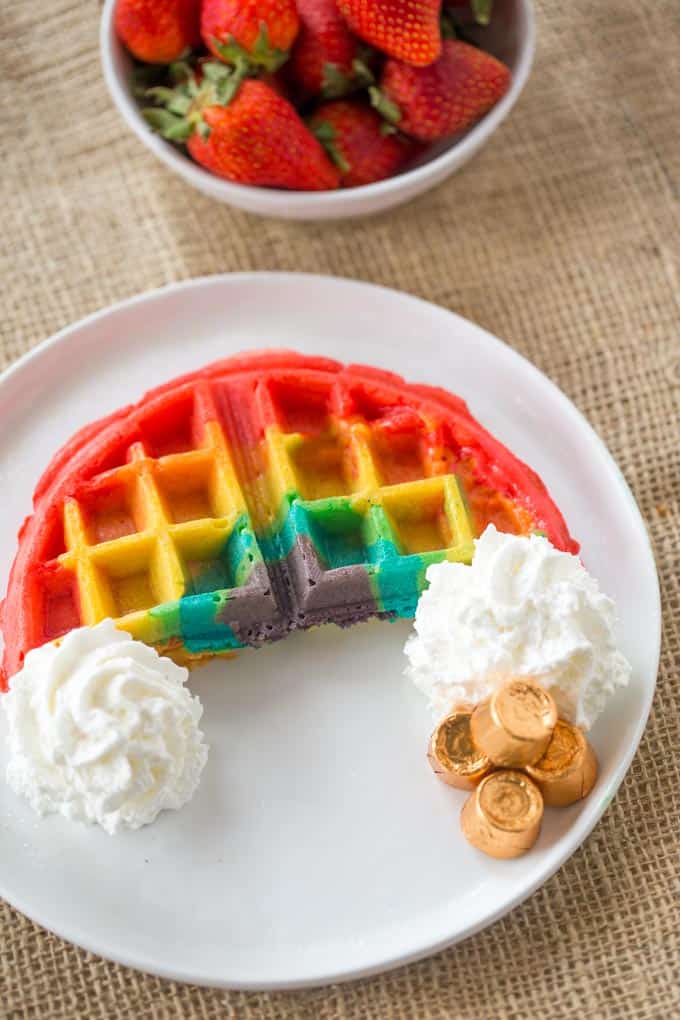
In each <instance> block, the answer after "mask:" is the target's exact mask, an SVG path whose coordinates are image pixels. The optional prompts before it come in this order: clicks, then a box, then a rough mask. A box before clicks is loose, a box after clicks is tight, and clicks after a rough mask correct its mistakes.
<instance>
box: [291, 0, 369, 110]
mask: <svg viewBox="0 0 680 1020" xmlns="http://www.w3.org/2000/svg"><path fill="white" fill-rule="evenodd" d="M297 9H298V14H299V16H300V34H299V36H298V38H297V41H296V43H295V46H294V48H293V52H292V53H291V57H290V64H289V66H288V68H287V71H288V73H289V74H290V76H291V78H292V79H293V81H294V82H295V84H296V85H298V86H299V87H300V88H301V89H302V90H303V91H304V92H306V93H307V95H310V96H318V95H324V96H327V97H329V98H330V97H331V96H339V95H344V94H345V92H348V91H349V90H350V88H351V81H352V74H353V63H354V61H355V60H356V58H357V48H358V41H357V39H356V38H355V37H354V36H353V35H352V33H351V32H350V30H349V28H348V27H347V23H346V21H345V20H344V19H343V18H342V17H341V16H340V12H339V11H338V8H337V4H336V2H335V0H297Z"/></svg>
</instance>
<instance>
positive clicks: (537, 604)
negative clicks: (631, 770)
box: [406, 525, 631, 729]
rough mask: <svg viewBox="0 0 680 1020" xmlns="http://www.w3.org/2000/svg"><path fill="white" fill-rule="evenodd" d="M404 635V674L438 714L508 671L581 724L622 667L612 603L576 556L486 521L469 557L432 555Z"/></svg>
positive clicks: (620, 682) (622, 675) (620, 677)
mask: <svg viewBox="0 0 680 1020" xmlns="http://www.w3.org/2000/svg"><path fill="white" fill-rule="evenodd" d="M427 580H428V582H429V587H428V588H427V589H426V590H425V591H424V592H423V594H422V596H421V598H420V601H419V603H418V609H417V612H416V619H415V631H416V632H415V634H414V635H412V636H411V637H410V638H409V640H408V642H407V644H406V655H407V657H408V659H409V664H408V666H407V674H408V675H409V676H410V677H411V679H412V680H413V681H414V683H415V684H416V686H417V687H418V688H419V689H420V690H421V691H422V692H423V693H424V694H426V695H427V696H428V697H429V699H430V702H431V704H432V707H433V710H434V711H435V713H436V714H437V715H438V716H443V715H445V714H447V713H448V711H449V710H450V709H451V708H452V706H453V705H454V704H455V703H456V702H459V701H470V702H473V703H477V702H479V701H482V700H483V699H484V698H486V697H488V696H489V695H490V694H491V693H492V692H493V690H494V689H495V687H496V686H498V684H499V683H500V682H501V681H502V679H503V678H504V676H506V675H507V674H513V675H520V676H533V677H535V678H536V679H538V680H539V681H540V683H541V684H543V686H544V687H546V688H548V689H549V690H550V692H551V694H552V695H553V697H554V698H555V701H556V703H557V708H558V711H559V713H560V715H561V716H562V717H564V718H566V719H568V720H570V721H571V722H574V723H576V724H577V725H579V726H583V727H584V728H586V729H589V728H590V727H591V726H592V724H593V722H594V721H595V719H596V718H597V716H598V715H599V714H600V712H601V711H602V709H603V708H604V705H605V703H606V701H607V699H608V698H609V696H610V695H611V694H613V692H614V691H615V690H616V688H617V687H622V686H625V685H626V684H627V683H628V680H629V677H630V672H631V668H630V665H629V664H628V662H627V661H626V659H625V658H624V656H623V655H622V654H621V652H619V651H618V649H617V647H616V642H615V637H614V623H615V613H614V603H613V602H612V600H611V599H610V598H608V597H607V596H606V595H604V594H603V593H602V592H601V591H600V589H599V586H598V584H597V581H596V580H595V579H594V578H593V577H591V575H590V574H589V573H588V571H587V570H586V569H585V568H584V567H583V565H582V564H581V562H580V561H579V560H578V559H577V558H576V557H575V556H570V555H569V554H568V553H563V552H560V551H559V550H557V549H555V548H554V547H553V546H552V545H551V544H550V543H549V542H548V540H547V539H545V538H543V537H542V536H540V535H532V536H530V537H528V538H525V537H521V536H516V535H506V534H501V533H500V532H498V531H497V530H496V528H495V527H493V525H489V527H488V528H487V529H486V531H485V532H484V534H483V535H482V537H481V538H480V539H477V540H476V542H475V555H474V558H473V561H472V565H471V566H465V565H463V564H460V563H438V564H436V565H434V566H431V567H429V569H428V571H427Z"/></svg>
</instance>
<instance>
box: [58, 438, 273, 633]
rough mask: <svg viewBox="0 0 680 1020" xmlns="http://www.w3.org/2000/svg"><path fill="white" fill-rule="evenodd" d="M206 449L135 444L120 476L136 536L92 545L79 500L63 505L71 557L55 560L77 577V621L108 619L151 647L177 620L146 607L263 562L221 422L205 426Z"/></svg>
mask: <svg viewBox="0 0 680 1020" xmlns="http://www.w3.org/2000/svg"><path fill="white" fill-rule="evenodd" d="M202 443H203V444H204V445H203V446H202V447H201V448H199V449H196V450H192V451H189V452H184V453H176V454H170V455H167V456H164V457H160V458H158V459H154V458H151V457H149V456H148V455H147V453H146V450H145V448H144V446H143V445H142V444H141V443H137V444H134V445H133V446H132V447H131V448H130V451H129V462H128V464H126V465H125V466H124V467H122V468H120V469H119V473H120V479H121V487H123V486H124V487H125V489H126V491H127V492H128V493H129V504H130V505H129V508H128V510H129V519H130V520H131V521H134V526H135V528H136V529H137V530H136V531H135V532H134V533H133V534H126V535H123V536H121V537H119V538H113V539H111V540H109V541H104V542H102V541H97V532H96V531H95V530H94V529H93V528H92V527H91V525H90V523H89V521H88V515H87V514H86V513H85V512H84V511H83V508H82V507H81V506H80V505H79V504H78V502H77V501H76V500H75V499H70V500H67V501H66V503H65V505H64V534H65V539H66V547H67V551H66V552H65V553H63V554H62V556H61V557H60V558H59V559H60V562H61V565H62V566H63V567H65V568H67V569H70V570H73V571H74V572H75V574H76V577H77V585H78V603H79V607H80V617H81V623H82V624H87V625H92V624H95V623H98V622H99V621H100V620H102V619H104V618H105V617H112V618H114V619H115V620H116V621H117V622H118V623H119V624H120V626H122V627H123V628H124V629H126V630H128V631H130V633H132V634H133V636H134V637H137V638H139V639H141V640H144V641H147V642H149V643H158V642H159V641H168V640H172V639H176V640H177V641H180V640H181V634H180V633H179V632H178V633H177V634H173V633H169V625H168V621H169V620H172V619H173V614H171V613H165V614H161V615H160V616H158V615H156V616H154V615H153V614H151V613H150V612H149V610H154V609H157V608H158V607H160V606H164V605H167V604H169V603H176V602H178V600H180V599H181V598H182V597H183V596H185V595H195V594H209V593H211V592H215V591H224V590H226V589H231V588H234V587H238V586H241V585H242V584H244V583H245V582H246V581H247V575H248V573H249V572H250V570H251V569H252V567H253V566H254V564H255V563H257V562H261V557H260V555H259V550H258V549H257V544H256V542H255V538H254V535H253V534H252V529H250V527H249V520H248V516H247V510H246V504H245V500H244V498H243V494H242V492H241V489H240V486H239V484H238V481H237V477H236V473H235V471H234V467H233V462H232V459H231V456H230V453H229V450H228V447H227V444H226V442H225V439H224V435H223V433H222V430H221V428H220V426H219V424H218V423H217V422H208V423H207V424H206V425H205V427H204V434H203V436H202ZM178 615H179V614H175V616H177V618H178ZM171 630H172V628H171Z"/></svg>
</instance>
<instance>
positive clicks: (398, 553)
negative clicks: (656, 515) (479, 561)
mask: <svg viewBox="0 0 680 1020" xmlns="http://www.w3.org/2000/svg"><path fill="white" fill-rule="evenodd" d="M490 522H493V523H495V524H496V525H497V527H498V528H499V529H500V530H503V531H512V532H515V533H518V534H527V533H529V532H531V531H534V530H540V531H543V532H545V533H546V534H547V536H548V537H549V539H550V540H551V541H552V543H553V544H554V545H555V546H557V548H559V549H563V550H566V551H569V552H575V551H577V549H578V546H577V545H576V544H575V543H574V542H573V540H572V539H571V538H570V536H569V532H568V531H567V528H566V525H565V523H564V521H563V519H562V517H561V515H560V513H559V511H558V509H557V508H556V506H555V505H554V503H553V502H552V500H551V499H550V497H549V495H548V493H547V491H546V489H545V487H544V486H543V484H542V482H541V481H540V479H539V478H538V477H537V476H536V475H535V474H534V473H533V472H532V471H531V470H530V469H529V468H528V467H527V466H526V465H524V464H522V463H521V462H520V461H519V460H517V458H515V457H514V456H513V455H512V454H511V453H510V452H509V451H508V450H507V449H505V447H503V446H502V445H501V444H500V443H498V442H497V441H496V440H495V439H493V438H492V437H491V436H490V435H489V434H488V433H487V432H486V431H485V430H484V429H482V427H481V426H480V425H479V424H478V423H477V422H476V421H475V420H474V419H473V418H472V417H471V415H470V414H469V412H468V410H467V407H466V405H465V404H464V403H463V401H462V400H460V399H459V398H457V397H454V396H452V395H451V394H449V393H447V392H445V391H443V390H439V389H435V388H432V387H428V386H415V385H408V384H406V383H404V382H403V380H402V379H401V378H399V377H398V376H396V375H393V374H391V373H388V372H382V371H378V370H376V369H372V368H367V367H362V366H349V367H343V366H342V365H340V364H338V363H337V362H335V361H330V360H328V359H325V358H312V357H304V356H301V355H298V354H294V353H291V352H287V351H270V352H262V353H258V354H249V355H243V356H240V357H235V358H231V359H229V360H225V361H221V362H218V363H216V364H214V365H210V366H208V367H207V368H205V369H203V370H202V371H200V372H197V373H195V374H193V375H189V376H184V377H182V378H180V379H177V380H175V381H173V382H171V383H169V384H167V385H165V386H162V387H160V388H159V389H157V390H154V391H152V392H151V393H148V394H147V395H146V396H145V397H144V398H143V399H142V400H141V401H140V402H139V403H138V404H136V405H135V406H131V407H127V408H124V409H123V410H121V411H119V412H117V413H116V414H113V415H111V416H110V417H109V418H106V419H104V420H102V421H100V422H97V423H95V424H93V425H91V426H88V427H87V428H85V429H83V430H81V431H80V432H79V433H77V434H76V435H75V436H74V437H73V439H72V440H71V441H70V442H69V443H67V444H66V446H65V447H64V448H63V449H62V450H61V451H60V452H59V453H58V454H57V455H56V456H55V457H54V459H53V461H52V463H51V464H50V466H49V467H48V469H47V471H46V472H45V474H44V475H43V477H42V479H41V480H40V482H39V484H38V486H37V489H36V492H35V496H34V512H33V515H32V516H31V517H29V518H28V519H27V520H26V522H25V523H24V525H23V528H22V530H21V532H20V535H19V549H18V553H17V556H16V559H15V562H14V566H13V568H12V572H11V576H10V581H9V587H8V592H7V597H6V599H5V602H4V604H3V607H2V629H3V633H4V639H5V657H4V663H3V681H4V683H5V684H6V682H7V678H8V677H9V676H11V675H12V674H13V673H14V672H16V670H18V669H19V668H20V667H21V664H22V662H23V658H24V655H25V654H26V652H27V651H28V650H29V649H31V648H34V647H36V646H38V645H41V644H43V643H45V642H48V641H52V640H54V639H56V638H58V637H59V636H60V635H62V634H64V633H66V632H67V631H69V630H71V629H72V628H75V627H78V626H82V625H84V624H94V623H96V622H98V621H99V620H101V619H103V618H105V617H113V618H114V619H116V620H117V621H118V623H119V625H120V626H121V627H123V628H124V629H125V630H128V631H129V632H130V633H131V634H132V635H133V636H134V637H136V638H139V639H141V640H142V641H146V642H147V643H150V644H153V645H155V646H157V647H158V648H159V649H161V650H163V651H165V652H166V653H167V654H170V655H172V656H173V657H174V658H176V659H178V660H179V661H186V662H191V661H193V660H196V659H200V658H203V657H206V656H210V655H215V654H224V653H227V652H229V651H231V650H233V649H236V648H240V647H243V646H247V645H255V646H256V645H259V644H261V643H263V642H265V641H268V640H273V639H276V638H280V637H283V636H284V635H285V634H287V633H288V632H289V631H291V630H293V629H296V628H300V627H310V626H313V625H315V624H319V623H325V622H335V623H339V624H341V625H346V624H350V623H354V622H356V621H358V620H363V619H366V618H368V617H371V616H376V615H377V616H405V617H409V616H412V615H413V613H414V610H415V606H416V602H417V599H418V596H419V594H420V592H421V591H422V588H423V586H424V583H425V570H426V568H427V566H428V565H429V564H430V563H434V562H437V561H439V560H442V559H450V560H460V561H469V560H470V559H471V556H472V553H473V545H472V540H473V538H474V537H476V536H478V535H479V534H481V532H482V531H483V530H484V528H485V527H486V525H487V524H488V523H490Z"/></svg>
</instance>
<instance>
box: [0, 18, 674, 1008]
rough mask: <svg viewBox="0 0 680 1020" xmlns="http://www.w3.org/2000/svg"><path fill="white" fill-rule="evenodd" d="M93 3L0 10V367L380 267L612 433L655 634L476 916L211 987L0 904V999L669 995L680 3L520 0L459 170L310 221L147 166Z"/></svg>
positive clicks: (285, 1004) (459, 1001)
mask: <svg viewBox="0 0 680 1020" xmlns="http://www.w3.org/2000/svg"><path fill="white" fill-rule="evenodd" d="M99 15H100V5H99V4H98V3H96V2H93V0H40V2H39V0H24V2H22V3H18V2H14V3H10V2H9V0H7V2H5V3H3V4H2V6H1V7H0V124H1V125H2V138H3V144H2V167H1V171H0V189H1V192H2V193H1V195H0V219H1V222H2V229H1V230H0V278H1V279H2V298H1V302H2V315H0V359H1V362H2V365H3V366H6V365H9V364H10V362H11V361H12V360H13V359H14V358H16V357H17V356H18V355H20V354H21V353H23V352H24V351H26V350H28V349H29V348H30V347H31V346H32V345H34V344H36V343H38V342H39V341H40V340H42V339H44V338H45V337H46V336H49V335H50V334H51V333H53V332H54V331H55V330H57V329H58V328H60V327H62V326H64V325H66V324H67V323H69V322H71V321H73V320H75V319H78V318H80V317H81V316H83V315H85V314H87V313H88V312H92V311H94V310H95V309H98V308H100V307H102V306H103V305H107V304H109V303H110V302H113V301H117V300H119V299H121V298H124V297H127V296H128V295H131V294H134V293H136V292H138V291H140V290H145V289H149V288H153V287H157V286H159V285H162V284H166V283H169V282H171V281H174V280H180V279H185V278H187V277H192V276H199V275H203V274H208V273H215V272H223V271H228V270H250V269H265V270H272V269H282V270H307V271H311V272H324V273H332V274H338V275H341V276H350V277H356V278H360V279H365V280H374V281H378V282H380V283H383V284H387V285H389V286H392V287H397V288H401V289H405V290H408V291H412V292H414V293H416V294H419V295H421V296H422V297H425V298H428V299H430V300H431V301H435V302H438V303H440V304H442V305H445V306H447V307H449V308H452V309H455V310H456V311H457V312H460V313H461V314H462V315H465V316H467V317H469V318H470V319H472V320H474V321H476V322H478V323H480V324H481V325H483V326H485V327H486V328H487V329H489V330H491V331H492V332H493V333H496V334H498V335H499V336H501V337H503V338H505V339H507V340H508V341H509V342H510V343H511V344H513V345H514V346H515V347H516V348H517V349H518V350H519V351H521V352H522V353H523V354H525V355H526V356H528V357H529V358H530V359H531V360H532V361H533V362H535V364H537V365H538V366H539V368H541V369H542V370H543V371H545V372H547V373H548V375H550V376H551V378H552V379H554V380H555V382H556V383H557V384H558V385H559V386H561V387H562V389H563V390H564V391H565V392H566V393H567V394H568V395H569V396H570V397H571V399H572V400H574V401H575V403H576V404H577V405H578V406H579V407H580V408H581V410H583V411H584V412H585V414H586V415H587V416H588V418H589V419H590V421H591V422H592V423H593V425H594V426H595V428H596V429H597V430H598V431H599V433H600V435H601V436H602V437H603V438H604V440H605V441H606V443H607V444H608V446H609V448H610V449H611V451H612V452H613V454H614V456H615V457H616V459H617V461H618V463H619V464H620V466H621V468H622V470H623V471H624V473H625V475H626V477H627V479H628V481H629V483H630V485H631V487H632V489H633V491H634V493H635V496H636V498H637V500H638V502H639V504H640V507H641V509H642V512H643V514H644V517H645V520H646V522H647V525H648V527H649V530H650V534H651V537H652V540H653V543H654V548H655V552H656V556H657V560H658V567H659V573H660V576H661V584H662V589H663V599H664V607H665V610H664V622H665V638H664V650H663V655H662V664H661V672H660V676H659V685H658V692H657V695H656V698H655V701H654V707H653V711H652V715H651V719H650V722H649V725H648V727H647V730H646V733H645V736H644V738H643V741H642V744H641V747H640V750H639V753H638V754H637V756H636V758H635V761H634V763H633V766H632V768H631V770H630V772H629V774H628V776H627V778H626V780H625V782H624V783H623V786H622V788H621V790H620V792H619V793H618V795H617V797H616V798H615V800H614V802H613V803H612V805H611V807H610V808H609V810H608V811H607V813H606V815H605V816H604V818H603V820H602V821H601V822H600V824H599V825H598V826H597V828H596V829H595V831H594V833H593V834H592V836H591V837H590V838H589V839H588V840H587V842H586V843H585V845H584V846H583V848H582V849H581V850H580V851H579V852H578V853H576V854H575V855H574V856H573V858H572V859H571V860H570V861H569V863H568V864H566V865H565V867H563V868H562V869H561V871H560V872H559V873H558V874H557V875H556V876H554V877H553V878H552V879H551V880H550V881H549V882H548V883H547V884H546V885H545V886H544V887H543V888H542V889H541V890H540V891H539V892H537V893H536V894H535V895H534V896H533V897H532V898H531V899H530V900H529V901H528V902H526V903H525V904H524V905H523V906H522V907H520V908H518V909H516V910H515V911H513V912H512V913H511V914H510V915H509V916H507V917H506V918H505V919H504V920H503V921H501V922H499V923H498V924H496V925H494V926H493V927H491V928H489V929H488V930H486V931H484V932H483V933H481V934H479V935H477V936H476V937H474V938H471V939H468V940H467V941H466V942H464V943H462V944H460V945H458V946H456V947H454V948H452V949H450V950H448V951H446V952H443V953H440V954H439V955H438V956H436V957H434V958H432V959H429V960H425V961H423V962H420V963H417V964H414V965H411V966H408V967H405V968H402V969H401V970H398V971H395V972H393V973H389V974H385V975H383V976H380V977H377V978H373V979H370V980H365V981H361V982H355V983H350V984H346V985H342V986H337V987H332V988H325V989H318V990H314V991H306V992H296V993H290V994H282V995H265V994H244V993H225V992H223V991H218V990H210V989H201V988H193V987H188V986H182V985H177V984H174V983H171V982H168V981H162V980H160V979H157V978H155V977H149V976H146V975H144V974H140V973H137V972H135V971H132V970H129V969H126V968H124V967H120V966H116V965H114V964H110V963H108V962H106V961H103V960H101V959H99V958H97V957H94V956H92V955H90V954H88V953H86V952H82V951H81V950H79V949H76V948H74V947H72V946H70V945H68V944H66V943H65V942H63V941H61V940H60V939H59V938H57V937H55V936H53V935H51V934H48V933H47V932H45V931H44V930H42V929H41V928H39V927H38V926H36V925H35V924H33V923H31V922H30V921H28V920H26V919H25V918H23V917H22V916H21V915H20V914H18V913H16V912H15V911H14V910H12V909H11V908H10V907H9V906H7V905H4V906H2V907H0V1016H2V1017H11V1018H12V1020H19V1018H33V1017H40V1018H43V1020H48V1018H50V1020H52V1018H53V1020H65V1018H72V1017H83V1018H88V1020H104V1018H105V1020H111V1018H113V1020H119V1018H120V1020H122V1018H128V1017H130V1018H134V1020H144V1018H148V1017H154V1018H164V1017H168V1018H174V1017H187V1018H191V1020H193V1018H196V1020H198V1018H201V1020H213V1018H217V1017H232V1018H238V1020H273V1018H297V1017H300V1018H304V1020H335V1018H343V1020H369V1018H370V1020H373V1018H388V1020H406V1018H412V1017H417V1018H420V1017H422V1018H428V1020H429V1018H432V1020H435V1018H436V1020H449V1018H452V1020H453V1018H461V1020H486V1018H491V1020H524V1018H530V1020H533V1018H539V1017H544V1016H549V1017H552V1018H574V1020H576V1018H581V1017H593V1018H599V1017H602V1018H607V1020H614V1018H616V1020H627V1018H631V1017H633V1018H640V1020H651V1018H654V1020H657V1018H662V1017H663V1018H667V1017H668V1018H670V1017H672V1016H680V878H679V876H680V867H679V865H680V793H679V792H678V791H679V790H680V758H679V757H678V748H679V747H680V678H679V676H678V671H679V669H680V339H679V326H680V288H679V281H678V275H679V271H680V202H679V197H680V196H679V188H680V185H679V181H680V130H679V129H678V124H679V121H678V102H677V95H678V88H679V87H680V58H679V55H680V5H679V4H678V0H618V2H617V3H594V2H593V0H568V2H561V0H540V2H539V3H537V17H538V29H539V46H538V59H537V62H536V66H535V69H534V73H533V77H532V79H531V82H530V84H529V86H528V88H527V90H526V92H525V94H524V96H523V97H522V99H521V101H520V104H519V106H518V107H517V109H516V111H515V112H514V113H513V115H512V116H511V117H510V119H509V120H508V121H507V122H506V124H505V125H504V126H503V127H502V129H501V130H500V131H498V133H497V134H496V135H495V136H494V138H493V139H492V141H491V143H490V144H489V145H488V146H487V147H486V148H485V149H484V150H483V151H482V153H481V154H480V155H479V156H478V157H477V158H476V159H475V160H474V161H473V162H472V164H470V165H469V166H467V167H466V168H465V169H464V171H463V172H461V173H459V174H458V175H457V176H455V177H453V178H452V179H451V180H449V181H448V182H447V183H445V184H444V185H443V186H442V187H440V188H439V189H438V190H436V191H434V192H432V193H430V194H428V195H426V196H424V197H423V198H421V199H420V200H418V201H416V202H415V203H413V204H412V205H410V206H408V207H406V208H403V209H398V210H396V211H394V212H391V213H389V214H388V215H384V216H381V217H378V218H374V219H369V220H364V221H358V222H352V223H340V224H322V225H296V224H286V223H281V222H274V221H266V220H259V219H255V218H251V217H249V216H246V215H244V214H241V213H238V212H235V211H232V210H230V209H228V208H226V207H223V206H220V205H217V204H215V203H213V202H211V201H209V200H208V199H204V198H202V197H201V196H200V195H198V194H196V193H195V192H193V191H191V190H189V189H188V188H187V187H186V186H185V185H184V184H183V183H181V182H180V181H179V180H177V179H176V178H174V177H173V176H172V175H171V174H170V173H169V172H168V171H167V170H165V169H164V168H163V167H162V166H161V165H160V164H158V163H157V162H156V161H155V160H154V158H153V157H152V156H151V155H150V154H149V153H147V152H146V150H145V149H144V148H143V147H142V146H141V145H140V144H139V142H138V141H137V140H136V139H135V138H134V137H133V136H132V135H131V134H130V133H129V131H128V130H127V129H126V128H125V127H124V126H123V124H122V122H121V121H120V119H119V118H118V115H117V113H116V112H115V110H114V109H113V107H112V105H111V102H110V100H109V98H108V95H107V93H106V91H105V88H104V85H103V81H102V77H101V74H100V69H99V62H98V54H97V28H98V19H99ZM5 541H13V537H12V536H5ZM1 866H2V865H1V849H0V867H1Z"/></svg>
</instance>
